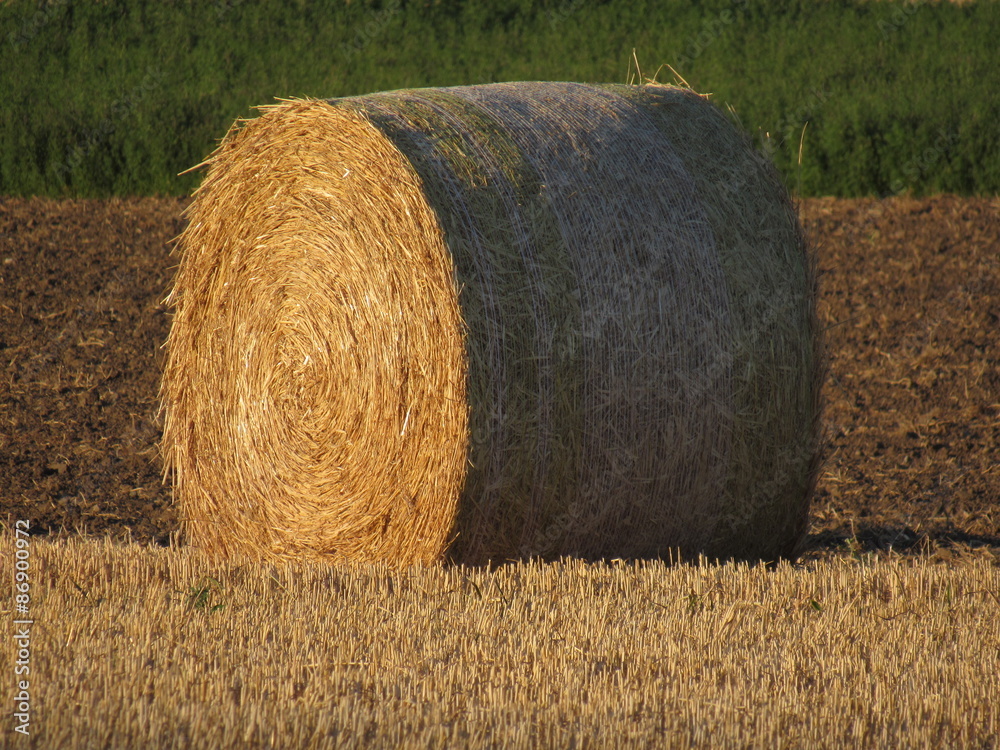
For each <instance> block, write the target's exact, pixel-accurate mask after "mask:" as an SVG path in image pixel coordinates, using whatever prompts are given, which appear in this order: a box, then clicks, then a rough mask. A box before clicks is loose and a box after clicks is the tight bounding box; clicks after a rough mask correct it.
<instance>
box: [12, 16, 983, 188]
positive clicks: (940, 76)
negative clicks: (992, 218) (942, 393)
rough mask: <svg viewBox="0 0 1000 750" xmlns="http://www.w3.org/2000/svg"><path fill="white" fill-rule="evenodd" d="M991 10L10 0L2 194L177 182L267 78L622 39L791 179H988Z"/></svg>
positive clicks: (478, 79)
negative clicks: (725, 110)
mask: <svg viewBox="0 0 1000 750" xmlns="http://www.w3.org/2000/svg"><path fill="white" fill-rule="evenodd" d="M997 29H1000V3H997V2H979V3H972V4H966V5H961V6H958V5H954V4H952V3H948V2H941V3H927V4H923V3H919V2H918V3H905V4H903V3H895V2H893V3H890V2H879V1H873V0H863V1H862V2H845V1H844V0H822V1H818V0H811V1H810V2H790V1H776V2H767V3H765V2H756V3H755V2H751V1H750V0H736V1H729V2H725V1H719V2H702V3H690V2H679V1H676V0H671V1H668V2H641V1H640V2H626V1H625V0H615V1H613V2H587V1H585V0H564V1H562V2H528V1H527V0H522V1H521V2H517V1H516V0H506V1H504V0H486V1H485V2H480V3H472V2H459V1H458V0H424V2H404V1H403V0H388V1H387V2H381V3H373V2H363V1H362V0H352V1H351V2H343V0H342V1H341V2H338V3H331V2H305V1H304V0H291V1H289V0H229V1H228V2H226V1H224V0H218V1H217V2H214V3H213V2H208V3H206V2H194V1H193V0H174V1H171V0H129V1H126V2H99V1H98V0H86V1H71V0H51V1H50V2H42V3H38V2H25V1H24V0H13V1H12V2H6V3H3V4H0V45H2V47H0V48H2V50H3V52H2V60H3V63H4V64H3V66H2V67H0V92H2V94H3V99H2V104H0V194H16V195H27V194H47V195H86V196H90V195H108V194H132V193H164V194H179V193H188V192H190V191H191V190H192V189H193V188H194V186H195V185H196V184H197V182H198V179H199V176H198V175H197V174H194V175H186V176H182V177H178V176H177V173H178V172H180V171H182V170H184V169H186V168H188V167H190V166H192V165H194V164H196V163H198V162H199V161H201V159H202V158H203V157H204V156H205V155H206V154H207V153H208V152H209V151H211V149H212V148H213V146H214V144H215V143H216V142H217V140H218V139H219V138H220V137H221V136H222V135H223V134H224V133H225V131H226V129H227V127H228V126H229V125H230V124H231V123H232V122H233V120H234V119H236V118H237V117H248V116H252V114H253V110H252V107H253V106H254V105H259V104H267V103H269V102H272V101H273V100H274V98H275V97H291V96H323V97H333V96H344V95H349V94H357V93H365V92H370V91H378V90H387V89H395V88H403V87H413V86H440V85H457V84H466V83H482V82H488V81H497V80H523V79H546V80H581V81H624V80H626V78H627V76H628V74H629V63H630V60H631V55H632V49H633V48H635V49H636V50H637V55H638V59H639V61H640V63H641V64H642V66H643V73H644V74H646V75H651V74H652V73H653V72H654V71H655V70H656V68H657V67H658V66H659V65H660V64H661V63H669V64H670V65H672V66H673V67H674V68H675V69H676V70H677V71H678V72H679V73H680V74H681V75H683V76H684V78H685V79H686V80H687V81H688V82H689V83H690V84H691V86H692V87H694V88H695V89H697V90H699V91H708V92H713V94H714V98H715V100H716V101H717V102H719V103H721V104H725V105H728V106H730V107H731V108H732V109H733V110H734V112H735V115H736V116H737V117H738V118H739V120H740V121H741V122H742V123H743V125H744V127H746V128H747V129H748V130H749V131H750V132H751V133H753V134H754V136H755V137H756V138H758V139H759V141H760V143H761V145H762V147H763V148H765V149H767V150H768V151H770V152H771V153H772V154H773V157H774V159H775V161H776V162H777V164H778V166H779V168H780V169H781V170H782V171H783V172H784V174H785V175H786V177H787V179H788V182H789V184H790V186H791V187H792V188H793V189H795V190H796V191H797V192H799V193H800V194H803V195H815V194H833V195H862V194H879V195H886V194H890V193H897V192H902V191H913V192H915V193H918V194H921V193H931V192H942V191H947V192H956V193H963V194H994V193H997V192H1000V147H998V145H997V131H998V128H997V123H998V121H1000V117H998V115H1000V93H998V92H1000V65H997V64H996V49H997V47H996V41H995V38H994V37H995V34H996V33H997V32H996V30H997ZM659 80H661V81H664V80H666V81H671V80H672V76H671V74H670V73H669V71H666V69H664V70H663V71H661V72H660V74H659ZM807 121H808V126H807V127H806V130H805V137H804V143H803V155H802V164H801V167H800V166H799V165H798V159H797V157H798V151H799V144H800V139H801V138H802V131H803V126H804V125H805V123H806V122H807Z"/></svg>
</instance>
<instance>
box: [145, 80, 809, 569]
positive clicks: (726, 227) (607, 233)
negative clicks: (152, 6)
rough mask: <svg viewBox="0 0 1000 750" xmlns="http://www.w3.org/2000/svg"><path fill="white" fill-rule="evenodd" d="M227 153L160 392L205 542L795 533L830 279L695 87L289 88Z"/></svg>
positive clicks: (193, 246)
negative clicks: (310, 96)
mask: <svg viewBox="0 0 1000 750" xmlns="http://www.w3.org/2000/svg"><path fill="white" fill-rule="evenodd" d="M207 164H208V173H207V176H206V178H205V180H204V182H203V184H202V186H201V187H200V188H199V190H198V191H197V193H196V197H195V200H194V202H193V204H192V205H191V207H190V209H189V212H188V217H189V225H188V227H187V229H186V230H185V231H184V233H183V235H182V236H181V239H180V243H179V249H180V253H181V259H180V267H179V269H178V272H177V277H176V282H175V286H174V289H173V292H172V293H171V296H170V303H171V304H172V305H173V307H174V309H175V317H174V320H173V326H172V329H171V332H170V336H169V340H168V342H167V350H168V355H167V362H166V368H165V372H164V375H163V383H162V389H161V398H162V404H163V415H164V433H163V450H164V456H165V461H166V465H167V468H168V471H170V472H171V473H172V475H173V481H174V487H175V498H176V501H177V502H178V503H179V506H180V510H181V514H182V518H183V524H184V529H185V532H186V536H187V538H188V540H189V541H190V542H191V543H193V544H196V545H198V546H200V547H204V548H206V549H208V550H214V551H217V552H220V553H223V554H227V553H243V554H251V555H255V556H262V557H270V558H281V557H292V556H295V557H301V556H320V557H323V558H327V559H333V560H382V561H387V562H389V563H392V564H398V565H407V564H411V563H415V562H422V563H429V562H431V561H435V560H438V559H440V558H442V556H444V555H446V554H447V555H450V556H451V557H452V558H453V559H455V560H459V561H463V562H471V563H476V562H483V561H486V560H495V561H496V560H503V559H511V558H525V557H534V556H539V557H544V558H554V557H558V556H564V555H576V556H582V557H585V558H591V559H593V558H601V557H651V556H664V557H666V556H668V555H672V554H676V551H677V550H680V552H681V553H682V554H685V555H693V554H697V553H705V554H707V555H709V556H712V557H742V558H773V557H776V556H779V555H782V554H788V553H790V552H791V551H792V550H793V549H794V548H795V546H796V544H797V543H798V542H799V541H800V539H801V538H802V535H803V533H804V528H805V523H806V517H807V510H808V501H809V495H810V492H811V489H812V485H813V482H814V477H815V472H816V456H817V444H816V443H817V441H816V430H817V425H818V413H819V403H818V393H819V372H820V367H819V358H818V357H817V349H816V346H817V344H816V342H817V328H816V321H815V313H814V303H815V289H814V273H813V269H812V267H811V263H810V260H809V257H808V254H807V252H806V248H805V244H804V241H803V236H802V232H801V229H800V227H799V224H798V221H797V219H796V216H795V212H794V210H793V207H792V206H791V203H790V201H789V199H788V196H787V194H786V192H785V190H784V188H783V187H782V185H781V183H780V181H779V179H778V177H777V176H776V172H775V171H774V170H773V168H772V167H771V166H770V164H769V163H768V162H767V160H766V159H764V158H763V157H762V156H760V155H759V154H758V153H757V152H755V151H754V149H753V147H752V144H751V143H750V141H749V139H748V138H747V137H746V136H745V135H744V134H742V133H741V132H740V131H739V130H738V129H737V128H735V127H734V126H733V125H732V124H731V123H730V122H729V121H728V120H727V118H726V117H725V116H724V115H723V114H722V113H721V112H720V111H719V110H718V109H716V107H715V106H714V105H712V104H711V103H709V102H708V100H707V99H706V98H705V97H702V96H699V95H697V94H695V93H693V92H691V91H688V90H683V89H678V88H674V87H670V86H662V85H647V86H641V87H630V86H619V85H607V86H590V85H581V84H575V83H508V84H494V85H483V86H469V87H461V88H443V89H421V90H408V91H396V92H390V93H384V94H375V95H371V96H362V97H353V98H345V99H336V100H331V101H289V102H285V103H281V104H279V105H276V106H272V107H266V108H263V113H262V115H261V116H260V117H258V118H256V119H254V120H250V121H246V122H240V123H237V124H236V125H235V126H234V127H233V129H232V130H231V131H230V132H229V134H228V135H227V136H226V138H225V139H224V140H223V142H222V144H221V145H220V147H219V149H218V150H217V151H216V152H215V154H214V155H213V156H212V157H211V158H210V159H209V161H208V162H207Z"/></svg>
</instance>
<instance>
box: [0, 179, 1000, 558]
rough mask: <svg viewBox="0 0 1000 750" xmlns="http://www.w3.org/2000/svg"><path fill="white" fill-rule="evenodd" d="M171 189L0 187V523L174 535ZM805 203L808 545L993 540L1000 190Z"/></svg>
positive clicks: (175, 222)
mask: <svg viewBox="0 0 1000 750" xmlns="http://www.w3.org/2000/svg"><path fill="white" fill-rule="evenodd" d="M185 205H186V201H185V200H182V199H172V198H168V199H164V198H136V199H123V200H110V201H84V200H73V201H52V200H46V199H12V198H0V263H2V265H0V522H7V523H9V522H12V521H13V520H14V519H18V518H28V519H30V520H31V521H32V523H33V525H34V528H35V530H36V531H37V532H39V533H48V534H67V533H75V532H77V531H81V532H85V533H89V534H102V535H103V534H111V535H112V536H115V537H122V536H125V537H127V536H131V537H132V538H133V539H135V540H137V541H142V542H148V543H157V544H164V543H166V542H167V541H168V540H169V539H170V537H171V536H172V535H176V534H177V530H178V519H177V514H176V512H175V510H174V509H173V507H172V505H171V498H170V489H169V487H168V486H166V485H164V483H163V481H162V463H161V460H160V456H159V453H158V448H157V441H158V440H159V437H160V426H159V424H158V421H157V389H158V385H159V378H160V368H161V365H162V360H163V352H162V349H161V346H162V344H163V342H164V340H165V338H166V336H167V331H168V329H169V325H170V315H169V311H168V309H167V308H166V307H165V306H164V304H163V300H164V297H165V296H166V294H167V292H168V291H169V287H170V283H171V279H172V274H173V266H174V264H175V263H176V258H174V257H172V256H171V255H170V250H171V243H170V241H171V239H172V238H174V237H176V236H177V235H178V234H179V233H180V231H181V229H182V228H183V226H184V221H183V219H182V217H181V212H182V210H183V208H184V206H185ZM801 216H802V219H803V223H804V225H805V227H806V231H807V232H808V234H809V236H810V240H811V242H812V244H813V246H814V248H815V251H816V254H817V260H818V266H819V268H820V274H821V276H820V301H819V315H820V321H821V324H822V325H823V327H824V328H825V335H826V350H827V357H828V364H829V375H828V378H827V381H826V386H825V396H826V404H827V406H826V412H825V417H824V423H825V428H826V443H825V445H826V447H825V450H824V463H823V468H822V470H821V475H820V478H819V483H818V487H817V491H816V495H815V498H814V500H813V521H812V527H811V530H810V535H809V539H808V550H807V552H806V557H824V556H828V555H831V554H862V553H865V552H877V553H885V552H888V551H890V550H893V551H896V552H902V553H907V552H915V551H923V552H930V553H932V554H934V555H940V556H943V557H948V556H951V555H956V554H960V555H969V554H989V555H993V556H996V557H1000V200H997V199H992V200H991V199H968V198H957V197H953V196H941V197H936V198H930V199H921V200H916V199H910V198H890V199H885V200H876V199H859V200H838V199H812V200H806V201H804V202H803V203H802V205H801Z"/></svg>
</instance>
